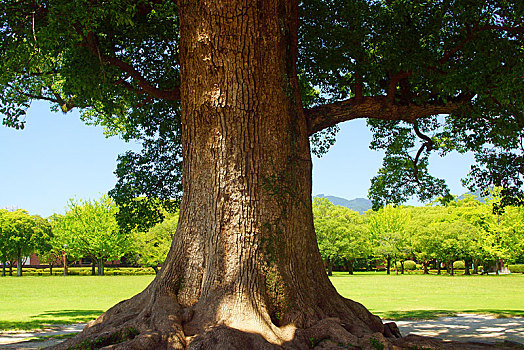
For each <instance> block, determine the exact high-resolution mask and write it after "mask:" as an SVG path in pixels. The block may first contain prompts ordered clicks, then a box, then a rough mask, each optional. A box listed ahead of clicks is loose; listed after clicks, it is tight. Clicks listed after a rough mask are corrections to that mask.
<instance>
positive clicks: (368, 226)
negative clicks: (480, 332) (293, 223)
mask: <svg viewBox="0 0 524 350" xmlns="http://www.w3.org/2000/svg"><path fill="white" fill-rule="evenodd" d="M497 193H498V192H497V191H494V193H492V198H491V199H490V200H488V202H487V203H482V202H479V201H477V200H475V199H474V197H472V196H467V197H466V198H464V199H462V200H457V201H451V202H449V203H447V204H445V205H443V204H436V203H434V204H432V205H427V206H423V207H409V206H397V207H393V206H391V205H387V206H385V207H383V208H381V209H380V210H378V211H371V210H370V211H368V212H366V213H365V214H364V215H359V214H358V213H357V212H355V211H352V210H351V209H348V208H345V207H341V206H335V205H333V204H332V203H331V202H329V201H328V200H327V199H325V198H315V199H314V200H313V214H314V220H315V230H316V233H317V241H318V244H319V248H320V252H321V254H322V257H323V259H324V261H325V263H326V267H327V270H328V274H331V273H332V270H333V266H335V265H336V266H339V267H341V268H343V269H344V270H346V271H349V273H352V272H353V269H354V266H355V264H358V265H359V267H361V268H367V269H369V268H374V267H376V265H377V262H378V264H380V265H381V264H382V263H383V264H384V265H385V266H384V267H385V269H386V270H387V273H388V274H389V273H390V271H391V270H392V269H395V272H397V273H398V270H400V272H401V273H403V272H404V262H405V261H407V260H413V261H416V262H417V263H418V264H419V265H420V268H421V269H422V270H423V273H425V274H427V273H429V268H430V265H433V266H434V267H435V268H437V269H438V273H440V267H441V266H446V268H447V270H448V272H449V273H450V274H453V273H454V271H453V262H455V261H459V260H460V261H464V268H465V274H470V273H472V272H473V273H479V272H482V270H481V271H479V266H482V267H483V268H484V270H485V271H487V267H488V266H493V269H494V271H498V270H499V269H500V267H501V266H500V262H501V261H504V262H505V263H514V262H524V208H521V207H513V206H506V207H504V209H503V210H500V209H497V208H500V206H497V204H498V198H499V197H498V196H497ZM494 208H495V209H496V210H494ZM470 267H472V270H473V271H471V270H470Z"/></svg>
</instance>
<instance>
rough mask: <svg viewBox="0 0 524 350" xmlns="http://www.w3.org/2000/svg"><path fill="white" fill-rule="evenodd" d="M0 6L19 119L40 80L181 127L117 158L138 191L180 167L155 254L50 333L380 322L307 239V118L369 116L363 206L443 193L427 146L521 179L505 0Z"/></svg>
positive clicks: (146, 343)
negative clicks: (108, 303)
mask: <svg viewBox="0 0 524 350" xmlns="http://www.w3.org/2000/svg"><path fill="white" fill-rule="evenodd" d="M1 5H2V8H1V9H0V23H1V25H0V28H1V30H2V34H3V35H2V36H0V47H1V48H2V50H1V51H0V55H1V57H0V65H1V66H0V86H1V89H0V91H2V93H1V101H0V103H1V106H0V108H1V110H2V112H3V113H4V115H5V118H4V123H6V124H8V125H11V126H15V127H22V126H23V116H22V115H23V112H24V109H25V108H27V106H28V105H29V103H30V101H31V100H34V99H42V100H48V101H50V102H51V103H52V104H53V106H54V108H56V109H61V110H63V111H68V110H70V109H71V108H75V107H76V108H80V109H81V110H82V111H83V118H84V120H87V121H89V122H92V123H100V124H103V125H105V126H106V127H107V128H108V129H109V132H113V133H120V134H122V135H123V137H127V138H133V137H138V138H142V139H144V140H147V141H151V143H150V144H151V146H152V147H153V148H155V149H162V147H164V146H165V145H169V144H170V143H171V142H172V143H173V144H176V145H179V144H181V147H168V149H169V150H171V151H172V152H171V153H166V158H167V159H162V160H161V161H162V162H164V161H165V162H164V166H161V167H154V166H145V165H144V164H143V163H141V162H135V163H132V164H134V165H133V166H131V168H132V169H133V170H135V169H136V170H137V171H141V170H144V169H145V170H146V171H147V172H148V174H149V175H148V176H137V177H136V179H137V180H140V181H142V180H143V181H144V183H143V184H144V186H142V187H138V186H137V185H138V184H139V183H140V182H134V181H131V182H127V183H128V184H129V186H123V187H121V188H120V191H119V193H123V194H124V195H122V196H120V195H118V194H116V195H115V198H118V199H120V198H129V197H131V198H132V197H134V196H145V197H147V198H153V199H156V198H160V199H170V198H176V197H177V196H179V193H173V192H171V193H169V191H167V192H164V191H162V190H158V191H157V192H156V193H157V195H148V193H139V192H142V191H144V192H146V191H147V192H149V191H152V192H153V193H155V192H154V191H156V190H157V189H159V188H160V189H168V190H169V189H171V190H175V191H176V190H177V189H179V188H180V187H173V183H172V181H176V180H177V179H179V178H180V176H179V175H180V169H181V170H182V176H181V177H182V178H183V181H182V193H183V195H182V202H181V212H180V220H179V224H178V228H177V233H176V237H175V239H174V243H173V245H172V248H171V251H170V254H168V257H167V261H166V263H165V264H164V265H163V269H162V272H161V273H160V274H159V275H158V276H157V278H156V279H155V281H154V282H153V283H152V284H151V285H150V286H149V287H148V288H147V290H146V291H145V292H144V293H142V294H140V295H138V296H137V297H135V298H133V299H131V300H129V301H127V302H125V303H121V304H119V305H117V306H116V307H114V308H113V309H111V310H109V311H108V312H107V313H106V314H105V315H104V317H103V318H100V319H99V320H98V321H97V322H96V323H93V324H91V325H90V327H89V328H88V329H86V330H85V331H84V332H83V333H82V334H81V335H79V336H78V337H77V338H75V339H72V340H68V341H67V342H66V343H64V345H63V346H64V347H66V346H72V345H73V344H76V343H79V342H82V341H84V340H86V339H87V338H88V339H90V340H94V339H96V338H98V337H99V335H100V334H104V336H106V335H107V333H108V332H109V333H118V332H121V331H122V330H124V329H129V327H133V328H135V329H137V330H138V332H139V335H138V336H137V337H135V338H134V339H132V340H129V341H128V342H125V343H122V344H120V345H119V346H121V347H128V348H129V347H133V346H135V345H136V346H139V347H145V348H157V347H165V346H167V345H168V344H169V346H171V347H178V348H183V347H185V346H187V345H188V344H186V342H185V339H188V338H187V337H186V335H188V334H191V335H192V337H191V339H192V340H191V344H190V346H193V347H197V346H200V344H202V345H201V346H202V347H205V346H206V344H214V346H215V347H228V346H230V347H235V346H236V347H240V348H242V347H243V346H242V345H241V344H245V343H246V341H250V342H252V343H251V344H256V346H257V347H259V348H262V347H264V346H265V347H270V346H271V345H269V344H278V345H282V344H284V343H286V344H287V345H288V346H297V347H298V346H305V345H304V344H305V343H308V341H307V340H306V339H309V338H310V336H311V335H312V334H313V333H312V332H317V331H316V328H315V329H312V328H311V327H312V326H313V325H318V327H320V328H322V332H321V333H324V334H326V335H327V334H332V333H331V330H332V328H336V327H338V328H337V329H341V328H340V326H341V324H344V326H345V327H344V328H345V329H351V334H350V333H349V332H348V333H344V334H346V336H347V337H349V338H351V339H350V340H351V341H349V339H346V340H348V342H351V343H352V344H358V345H359V346H363V347H366V346H368V345H369V338H370V336H371V335H374V336H375V337H379V338H380V337H381V336H379V335H380V334H383V335H388V336H391V335H392V333H391V330H390V329H389V328H388V327H387V326H384V325H382V323H381V322H380V320H379V319H378V318H376V317H373V316H372V315H371V314H370V313H369V312H367V310H365V309H364V308H363V307H362V306H361V305H360V304H357V303H354V302H351V301H348V300H345V299H343V298H342V297H341V296H339V295H338V294H337V293H336V291H335V289H334V288H333V286H332V285H331V283H330V282H329V279H328V277H327V276H326V274H325V273H324V271H323V266H322V259H321V256H320V253H319V251H318V247H317V245H316V242H315V233H314V227H313V216H312V208H311V158H310V157H311V156H310V151H311V149H310V146H309V137H310V136H312V135H313V134H315V133H318V132H321V133H323V134H321V135H317V137H316V140H317V141H318V142H319V143H320V144H321V145H324V146H325V145H326V144H329V143H330V142H331V140H332V136H333V132H334V131H335V130H334V129H333V128H335V129H336V125H337V124H338V123H340V122H343V121H347V120H351V119H356V118H370V119H371V120H370V122H369V124H370V125H371V126H372V129H373V130H374V131H375V133H376V135H377V137H376V138H375V140H376V142H374V147H376V148H377V147H385V148H386V154H387V157H386V159H385V164H384V169H386V170H382V171H381V172H380V173H379V176H378V177H377V178H376V179H375V180H374V181H373V186H372V191H371V197H372V198H373V199H374V202H375V203H378V204H376V206H377V207H380V206H382V204H381V203H386V202H391V201H401V200H404V199H405V198H406V197H407V196H409V195H411V194H414V193H417V194H418V195H419V197H420V198H421V199H423V200H426V199H428V198H430V197H431V196H432V195H433V194H439V195H444V194H446V193H447V191H446V189H445V187H444V184H443V181H440V180H438V179H435V178H433V177H431V176H430V175H429V174H428V173H427V166H426V164H427V157H428V152H429V150H431V149H439V150H441V151H442V152H446V151H449V150H451V149H458V150H466V149H470V150H473V151H474V152H476V154H477V160H478V161H479V162H480V163H481V164H482V163H484V162H485V160H486V159H487V158H486V157H483V156H486V155H487V156H490V157H491V156H493V158H494V159H495V160H500V161H501V163H502V164H503V165H507V168H508V169H509V170H508V171H506V172H503V173H502V174H506V175H507V176H506V179H507V185H508V186H505V187H508V188H514V189H515V191H514V192H512V193H510V194H514V195H515V196H516V197H518V196H519V195H520V194H521V191H522V188H519V186H520V184H519V182H518V181H516V180H514V179H515V176H513V175H514V174H522V167H521V166H520V164H522V162H514V161H505V159H509V160H514V159H516V158H518V156H519V155H520V154H521V152H522V146H521V144H520V143H519V142H518V141H519V140H520V137H521V136H522V129H523V126H522V122H521V121H522V110H523V108H522V104H523V103H522V94H521V92H522V90H523V84H524V82H523V79H522V76H524V74H523V73H524V72H523V65H522V55H520V52H521V47H522V32H523V30H522V22H523V21H522V13H523V5H522V2H521V1H516V0H514V1H500V2H499V1H493V2H492V1H486V2H484V1H483V2H471V1H466V0H453V1H438V2H433V1H432V2H426V3H423V4H420V2H417V1H403V0H402V1H401V0H395V1H370V2H368V1H320V0H307V1H298V0H267V1H263V2H252V1H245V0H224V1H221V2H214V1H213V2H202V1H200V2H194V1H178V2H170V1H156V0H152V1H135V0H118V1H111V2H97V1H78V2H76V1H75V2H70V1H65V0H57V1H52V2H49V1H41V2H40V1H39V2H34V1H29V0H27V1H26V0H23V1H14V0H12V1H11V0H6V1H3V2H2V3H1ZM313 86H317V87H319V89H320V90H321V91H320V92H322V93H321V94H315V93H313V92H312V91H311V90H313V89H312V87H313ZM315 96H318V97H319V98H317V99H315ZM439 114H445V115H447V116H446V117H445V118H443V119H438V118H437V117H435V116H436V115H439ZM428 135H429V136H428ZM178 140H180V143H179V142H178ZM375 140H374V141H375ZM323 141H327V143H323ZM486 147H491V148H492V149H493V147H494V150H495V151H494V152H492V153H489V151H487V148H486ZM146 149H147V147H146ZM324 149H325V147H324ZM413 149H415V152H416V154H413V153H414V152H412V150H413ZM416 149H418V150H419V151H416ZM317 150H319V151H322V147H320V148H319V149H317ZM488 150H489V149H488ZM146 152H147V150H146ZM151 154H154V153H151ZM159 154H163V153H162V152H161V153H159ZM508 154H509V157H506V155H508ZM182 158H183V163H182V164H180V160H181V159H182ZM147 160H149V161H150V162H148V163H150V164H154V163H155V161H156V159H154V158H148V159H147ZM122 161H123V162H127V161H128V158H124V159H122ZM489 162H490V163H495V162H494V161H493V160H490V161H489ZM177 164H178V166H177ZM488 175H489V172H488ZM510 175H512V176H511V177H509V176H510ZM518 176H521V175H517V180H518V179H519V178H518ZM492 178H493V179H494V177H492ZM398 180H400V182H397V181H398ZM505 181H506V180H505ZM124 183H126V180H125V179H124ZM179 184H180V183H179ZM126 195H127V197H126ZM161 195H162V196H164V197H159V196H161ZM124 201H125V200H124ZM166 202H169V201H166ZM118 204H119V205H120V203H118ZM121 207H122V208H132V206H128V207H125V206H121ZM153 218H154V217H153ZM153 221H154V220H149V221H147V222H148V223H151V222H153ZM281 252H282V253H283V254H280V253H281ZM299 252H300V254H299ZM277 253H278V254H277ZM312 285H314V286H315V288H311V286H312ZM326 300H329V303H326ZM181 310H184V311H181ZM146 315H147V317H146ZM149 315H153V316H152V317H149ZM180 315H186V316H184V317H182V316H180ZM333 317H336V318H337V319H340V324H337V325H335V324H334V323H333V322H332V321H329V320H333ZM326 320H327V321H326ZM330 322H331V323H330ZM182 323H183V324H184V327H182ZM214 325H221V327H213V326H214ZM289 327H296V330H292V331H291V330H290V329H289ZM221 332H222V333H227V336H224V335H223V334H222V333H221ZM217 333H220V334H221V335H220V336H217ZM317 333H318V332H317ZM119 334H121V333H119ZM290 334H293V336H291V335H290ZM246 338H249V339H246ZM255 338H256V339H255ZM217 339H219V340H217ZM262 339H264V340H262ZM217 341H219V342H220V344H216V343H217ZM380 341H382V342H393V340H387V339H385V338H384V339H382V338H380ZM399 342H400V340H399ZM131 343H132V344H131ZM233 344H235V345H233Z"/></svg>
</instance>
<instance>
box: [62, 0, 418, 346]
mask: <svg viewBox="0 0 524 350" xmlns="http://www.w3.org/2000/svg"><path fill="white" fill-rule="evenodd" d="M179 10H180V23H181V34H182V35H181V37H182V42H181V46H180V56H181V62H182V67H181V68H182V70H181V74H182V75H181V76H182V86H181V97H182V142H183V152H184V154H183V155H184V164H183V175H184V177H183V199H182V205H181V212H180V219H179V222H178V228H177V232H176V234H175V238H174V241H173V244H172V247H171V250H170V252H169V254H168V257H167V260H166V261H165V263H164V265H163V268H162V269H161V271H160V272H159V273H158V274H157V276H156V278H155V280H154V281H153V282H152V283H151V284H150V285H149V286H148V287H147V288H146V290H144V291H143V292H142V293H140V294H139V295H137V296H135V297H133V298H132V299H130V300H127V301H124V302H122V303H120V304H118V305H116V306H114V307H113V308H111V309H110V310H109V311H107V312H106V313H105V314H103V315H102V316H100V317H99V318H98V319H97V320H95V321H93V322H91V323H90V324H88V326H86V328H85V329H84V331H83V332H82V333H81V334H80V335H78V336H77V337H76V338H73V339H70V340H68V341H66V342H65V343H63V344H61V345H59V346H57V347H56V348H59V349H63V348H69V347H72V346H79V348H102V347H105V348H107V349H185V348H188V349H276V348H289V349H295V348H296V349H309V348H318V349H327V348H346V349H347V348H363V349H368V348H375V346H377V344H383V346H384V347H385V348H386V349H392V348H394V345H393V343H396V344H397V345H399V346H403V347H404V346H405V347H407V346H408V343H406V342H405V341H403V340H402V339H398V337H399V336H400V334H399V333H398V329H396V327H394V325H386V326H384V325H383V324H382V322H381V321H380V319H379V318H378V317H376V316H373V315H372V314H371V313H369V311H368V310H366V309H365V308H364V307H363V306H362V305H360V304H358V303H356V302H353V301H350V300H347V299H344V298H343V297H341V296H340V295H339V294H338V293H337V292H336V290H335V289H334V287H333V286H332V285H331V283H330V281H329V279H328V277H327V275H326V273H325V270H324V266H323V263H322V260H321V257H320V253H319V251H318V247H317V243H316V238H315V233H314V229H313V217H312V209H311V158H310V150H309V142H308V135H309V126H308V125H307V122H306V117H305V115H304V112H303V110H302V106H301V102H300V97H299V93H298V82H297V78H296V71H295V62H296V47H297V46H296V45H297V37H296V36H297V26H298V14H297V12H298V1H289V0H266V1H251V0H245V1H242V0H230V1H180V4H179ZM372 339H373V340H372Z"/></svg>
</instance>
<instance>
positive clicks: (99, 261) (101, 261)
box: [97, 258, 105, 276]
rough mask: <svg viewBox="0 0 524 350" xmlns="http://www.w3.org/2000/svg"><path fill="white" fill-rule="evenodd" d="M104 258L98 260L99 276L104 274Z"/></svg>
mask: <svg viewBox="0 0 524 350" xmlns="http://www.w3.org/2000/svg"><path fill="white" fill-rule="evenodd" d="M104 262H105V260H104V258H100V259H98V260H97V263H98V268H97V272H98V276H103V275H104Z"/></svg>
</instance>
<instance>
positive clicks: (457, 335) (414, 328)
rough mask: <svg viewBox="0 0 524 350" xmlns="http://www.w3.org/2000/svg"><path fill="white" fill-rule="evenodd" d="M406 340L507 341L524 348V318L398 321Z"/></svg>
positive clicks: (469, 316) (473, 316)
mask: <svg viewBox="0 0 524 350" xmlns="http://www.w3.org/2000/svg"><path fill="white" fill-rule="evenodd" d="M396 323H397V326H398V328H399V329H400V332H401V333H402V335H403V336H406V335H408V334H410V333H411V334H417V335H423V336H427V337H434V338H441V339H447V340H456V341H475V342H483V343H484V342H485V343H495V342H502V341H504V340H507V341H511V342H517V343H521V344H523V346H524V317H512V318H495V317H493V316H489V315H477V314H457V316H455V317H451V316H450V317H440V318H437V319H434V320H413V321H396Z"/></svg>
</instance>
